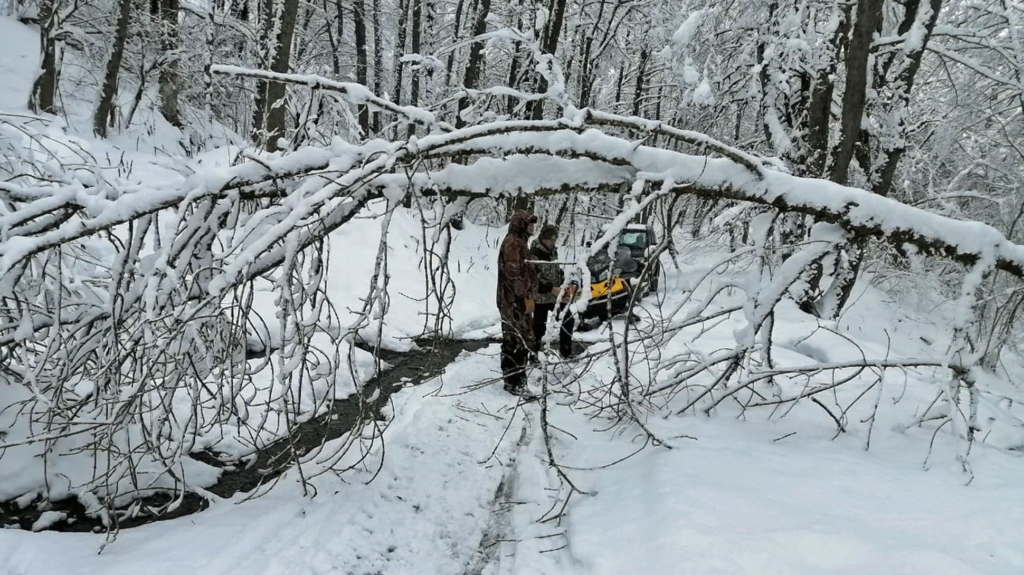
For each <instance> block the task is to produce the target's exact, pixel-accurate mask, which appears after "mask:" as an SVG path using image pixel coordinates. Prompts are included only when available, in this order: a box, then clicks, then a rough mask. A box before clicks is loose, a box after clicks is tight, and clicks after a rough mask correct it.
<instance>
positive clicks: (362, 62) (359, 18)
mask: <svg viewBox="0 0 1024 575" xmlns="http://www.w3.org/2000/svg"><path fill="white" fill-rule="evenodd" d="M352 25H353V26H354V27H355V35H356V82H357V83H359V84H361V85H363V86H366V84H367V83H366V63H367V57H366V3H365V0H353V2H352ZM359 129H360V130H362V132H363V135H364V136H365V135H367V134H368V133H369V132H370V109H369V108H367V107H366V106H365V105H362V106H359Z"/></svg>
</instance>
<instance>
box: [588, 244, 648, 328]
mask: <svg viewBox="0 0 1024 575" xmlns="http://www.w3.org/2000/svg"><path fill="white" fill-rule="evenodd" d="M657 243H658V242H657V237H656V236H655V234H654V230H653V229H652V228H651V227H650V226H644V225H630V226H627V227H626V228H625V229H623V231H622V234H621V235H620V236H619V241H618V245H617V246H616V249H615V257H614V260H613V259H612V258H611V257H609V256H608V254H607V253H606V252H604V251H602V252H600V253H598V254H596V255H595V256H594V257H592V258H590V261H588V262H587V267H589V268H590V277H591V284H590V303H589V304H588V305H587V310H586V312H584V314H583V318H582V319H583V322H582V325H581V327H584V326H588V327H593V326H594V325H596V324H597V323H600V322H603V321H605V320H607V319H608V318H609V317H615V316H617V315H619V314H621V313H622V312H624V311H626V308H627V307H628V306H629V299H630V297H632V295H633V292H634V291H637V290H640V296H641V297H642V296H645V295H647V294H649V293H651V292H652V291H655V290H657V289H658V279H659V276H660V275H661V265H660V263H659V262H658V261H657V260H650V258H649V256H650V254H651V252H652V251H653V249H654V248H655V247H656V246H657ZM648 266H650V268H651V269H650V270H648V269H647V268H648ZM645 272H646V273H645ZM584 329H585V328H584Z"/></svg>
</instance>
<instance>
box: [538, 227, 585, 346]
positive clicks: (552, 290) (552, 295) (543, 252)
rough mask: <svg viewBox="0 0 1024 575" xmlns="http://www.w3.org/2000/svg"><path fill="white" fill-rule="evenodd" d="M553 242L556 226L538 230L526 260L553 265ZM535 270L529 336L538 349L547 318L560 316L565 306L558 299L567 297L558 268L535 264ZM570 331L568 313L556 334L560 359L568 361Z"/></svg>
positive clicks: (572, 323) (572, 324) (555, 254)
mask: <svg viewBox="0 0 1024 575" xmlns="http://www.w3.org/2000/svg"><path fill="white" fill-rule="evenodd" d="M557 241H558V226H555V225H552V224H546V225H545V226H544V227H542V228H541V229H540V235H539V236H538V237H537V239H536V240H534V242H533V245H531V246H530V259H531V260H534V261H544V262H554V261H557V260H558V248H557V247H555V243H556V242H557ZM535 266H536V268H537V304H536V306H535V307H536V310H535V311H534V313H533V333H534V335H535V336H536V338H537V349H540V347H541V343H542V341H543V339H544V332H545V331H547V323H548V315H550V314H551V313H555V314H561V313H562V309H563V308H564V307H565V304H564V303H562V304H560V303H559V301H558V300H559V295H563V296H564V295H569V294H562V293H561V288H562V283H564V281H565V274H564V273H563V272H562V268H561V267H559V265H558V264H555V263H551V264H542V263H538V264H535ZM566 303H567V302H566ZM574 327H575V319H574V318H573V315H572V313H568V312H567V313H566V314H565V316H564V317H563V318H562V323H561V329H560V330H559V334H558V351H559V353H561V355H562V357H565V358H568V357H572V330H573V328H574Z"/></svg>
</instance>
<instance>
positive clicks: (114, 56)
mask: <svg viewBox="0 0 1024 575" xmlns="http://www.w3.org/2000/svg"><path fill="white" fill-rule="evenodd" d="M131 15H132V1H131V0H120V2H119V3H118V10H117V24H116V25H115V28H114V48H113V51H112V52H111V53H110V58H109V59H108V60H107V71H106V74H105V75H104V76H103V85H102V87H101V88H100V101H99V103H98V104H97V105H96V114H95V115H94V116H93V119H92V129H93V132H94V133H95V134H96V135H97V136H99V137H101V138H106V137H107V125H108V124H109V123H110V121H111V120H112V118H113V115H114V100H115V99H116V98H117V80H118V76H119V74H120V72H121V61H122V60H123V59H124V45H125V43H126V42H127V41H128V24H129V22H131Z"/></svg>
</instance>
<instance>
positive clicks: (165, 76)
mask: <svg viewBox="0 0 1024 575" xmlns="http://www.w3.org/2000/svg"><path fill="white" fill-rule="evenodd" d="M179 9H180V4H179V0H160V10H159V16H160V25H161V28H162V32H163V33H162V34H161V36H160V48H161V49H162V50H163V51H164V54H167V53H169V52H176V51H177V50H178V48H179V47H180V46H179V35H178V10H179ZM159 86H160V113H161V114H163V116H164V118H165V119H166V120H167V121H168V122H170V123H171V125H172V126H178V127H180V126H181V117H180V114H179V112H178V56H177V55H174V56H171V57H170V60H168V61H167V62H165V63H164V65H163V66H161V67H160V77H159Z"/></svg>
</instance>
